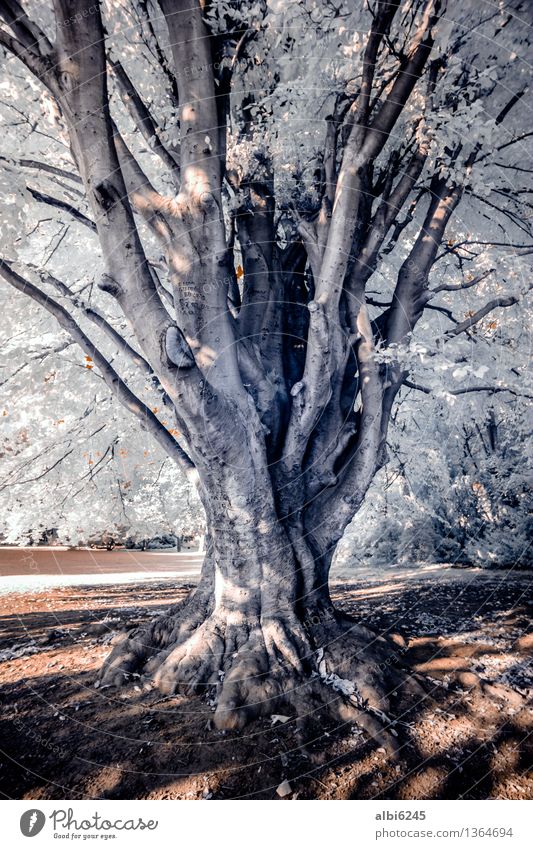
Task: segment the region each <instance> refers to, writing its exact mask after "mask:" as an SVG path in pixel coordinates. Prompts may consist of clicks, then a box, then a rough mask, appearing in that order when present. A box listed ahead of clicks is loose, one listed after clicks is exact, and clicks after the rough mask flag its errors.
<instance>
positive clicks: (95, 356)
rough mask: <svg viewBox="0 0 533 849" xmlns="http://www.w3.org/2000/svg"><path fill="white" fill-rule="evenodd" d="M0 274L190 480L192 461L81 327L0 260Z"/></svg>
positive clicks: (53, 301)
mask: <svg viewBox="0 0 533 849" xmlns="http://www.w3.org/2000/svg"><path fill="white" fill-rule="evenodd" d="M0 274H2V277H4V279H5V280H6V281H7V282H8V283H10V284H11V286H13V287H14V288H15V289H18V291H19V292H23V293H24V294H25V295H28V296H29V297H30V298H32V299H33V300H34V301H36V302H37V303H38V304H39V305H40V306H42V307H44V309H46V310H47V311H48V312H49V313H50V314H51V315H53V316H54V318H55V319H56V320H57V321H58V323H59V324H60V326H61V327H62V328H63V330H66V331H67V333H69V334H70V336H71V337H72V339H74V341H75V342H77V344H78V345H79V346H80V347H81V348H82V350H83V351H84V352H85V354H86V355H87V356H89V357H91V359H92V360H93V361H94V364H95V366H96V367H97V368H98V369H99V371H100V374H101V375H102V377H103V379H104V381H105V382H106V384H107V386H108V387H109V388H110V389H111V391H112V392H113V394H114V395H115V397H116V398H117V399H118V401H119V402H120V403H121V404H122V406H123V407H125V408H126V409H127V410H129V411H130V412H131V413H133V415H135V416H136V417H137V418H138V419H139V421H140V422H141V425H142V427H143V428H144V429H146V430H147V431H149V432H150V433H151V434H152V436H153V437H154V438H155V439H156V440H157V442H158V443H159V444H160V446H161V447H162V448H163V450H164V451H165V452H166V454H168V456H169V457H171V458H172V459H173V460H174V462H175V463H176V464H177V465H178V466H179V468H180V469H181V470H182V471H183V472H184V473H185V474H186V475H187V477H188V478H189V479H190V480H192V479H193V478H194V476H195V467H194V464H193V462H192V460H191V459H190V458H189V457H188V455H187V454H186V453H185V451H184V450H183V448H182V447H181V446H180V445H179V443H178V442H176V440H175V439H174V437H173V436H172V435H171V434H170V433H169V432H168V430H167V429H166V428H165V427H164V426H163V425H162V424H161V422H160V421H159V419H158V418H157V417H156V416H155V415H154V413H152V411H151V410H150V408H149V407H147V406H146V404H144V403H143V402H142V401H141V400H140V399H139V398H138V397H137V396H136V395H135V394H134V393H133V392H132V391H131V389H130V388H129V387H128V386H127V385H126V384H125V383H124V381H123V380H122V378H121V377H120V376H119V375H118V374H117V372H116V371H115V369H114V368H113V367H112V366H111V364H110V363H109V362H108V361H107V360H106V358H105V357H104V356H103V355H102V353H101V352H100V351H99V350H98V348H97V347H96V346H95V345H94V343H93V342H92V341H91V340H90V339H89V337H88V336H87V335H86V334H85V333H84V332H83V330H82V329H81V327H80V326H79V325H78V324H77V323H76V322H75V321H74V319H73V318H72V316H71V315H69V313H68V312H67V311H66V310H65V309H64V308H63V307H62V306H61V305H60V304H59V303H58V302H57V301H55V300H54V299H53V298H51V297H50V296H49V295H47V294H46V293H44V292H42V291H41V290H40V289H38V288H37V286H34V285H33V283H30V282H29V281H28V280H25V279H24V278H23V277H21V276H20V275H19V274H17V272H16V271H14V269H13V268H12V267H11V265H10V264H9V263H8V262H6V261H5V260H2V259H0Z"/></svg>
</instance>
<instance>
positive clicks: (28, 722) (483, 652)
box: [0, 573, 533, 799]
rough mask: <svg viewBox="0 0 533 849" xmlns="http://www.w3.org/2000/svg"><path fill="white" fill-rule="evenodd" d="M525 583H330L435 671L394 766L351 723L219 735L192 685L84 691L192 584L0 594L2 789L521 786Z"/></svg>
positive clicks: (528, 687) (366, 793)
mask: <svg viewBox="0 0 533 849" xmlns="http://www.w3.org/2000/svg"><path fill="white" fill-rule="evenodd" d="M452 577H453V576H452ZM530 586H531V574H529V575H527V574H525V573H522V574H521V575H519V576H515V575H512V576H505V575H503V576H502V574H499V573H489V574H488V575H487V574H484V575H483V577H482V579H481V578H480V579H478V578H477V576H476V578H475V580H474V579H472V580H471V581H470V580H468V581H465V580H464V575H460V574H459V573H458V577H457V580H454V579H452V580H450V579H449V577H448V580H446V581H437V582H429V583H427V584H425V583H424V581H423V580H420V581H415V582H412V581H411V582H406V583H405V584H402V582H397V583H396V584H395V585H394V587H392V588H391V587H390V586H388V585H387V584H385V583H384V582H383V581H379V580H376V581H374V582H369V581H368V580H365V581H364V583H363V582H352V583H348V584H347V583H346V582H344V583H342V584H340V583H339V584H337V585H336V586H335V588H334V595H335V597H336V601H337V603H339V604H340V605H341V606H342V607H343V608H344V609H346V610H348V611H349V612H350V613H352V614H353V615H355V616H356V617H358V618H361V619H362V620H364V621H365V622H366V623H368V624H370V625H371V626H372V627H374V628H376V629H377V630H379V631H381V632H388V633H395V634H396V635H402V636H403V638H405V640H406V641H407V646H408V650H407V652H406V653H405V655H404V659H405V661H406V662H407V663H408V664H409V665H410V666H411V667H414V668H416V669H418V670H419V671H420V672H423V673H424V675H425V676H429V689H430V693H428V695H427V696H426V697H425V698H422V699H420V698H416V697H414V696H411V697H410V700H409V701H406V700H405V699H404V701H403V703H401V704H400V705H399V707H398V708H397V713H396V718H397V719H398V720H399V721H398V723H397V725H396V729H397V733H398V739H399V741H400V744H401V757H400V760H399V761H398V762H396V763H395V762H393V761H392V760H391V759H389V757H388V755H387V754H386V753H385V751H384V750H381V749H380V748H379V747H378V746H377V744H375V743H374V742H373V741H372V740H369V739H368V738H367V737H366V736H365V734H363V733H361V732H360V731H359V730H358V729H357V728H356V727H354V726H341V727H327V726H322V727H321V728H317V730H316V732H315V736H314V738H313V739H311V740H310V741H309V742H308V743H307V745H306V747H305V749H302V748H300V747H299V744H298V743H297V740H296V737H295V732H294V723H293V722H292V721H291V720H289V721H288V722H285V723H279V722H278V723H276V724H273V723H272V721H271V720H262V721H260V722H257V723H255V724H253V725H251V726H249V727H248V728H247V729H246V730H245V731H244V732H242V733H241V734H237V735H236V734H235V733H231V734H224V733H222V732H217V731H214V730H212V729H211V716H212V708H211V707H210V705H209V704H207V703H206V701H205V700H204V699H202V698H201V697H194V698H189V697H184V696H175V697H162V696H161V695H160V694H157V693H154V692H149V693H146V692H142V691H141V690H140V688H139V687H134V686H132V687H129V688H126V689H123V690H121V691H114V690H111V689H106V690H104V691H102V690H96V689H94V686H93V682H94V679H95V675H96V671H97V669H98V668H99V666H100V664H101V662H102V660H103V658H104V657H105V656H106V654H107V653H108V651H109V643H110V641H111V639H112V638H113V636H114V635H116V633H117V631H118V630H120V629H121V628H124V627H126V626H128V627H130V626H132V625H133V624H134V623H139V622H141V621H146V620H147V619H148V618H149V617H151V616H153V615H154V613H155V612H156V611H161V610H162V609H164V608H165V606H166V605H168V604H169V603H171V602H173V601H175V600H176V598H177V597H181V596H183V595H184V594H185V593H186V592H187V587H181V588H179V589H177V590H176V588H175V584H174V583H173V582H171V581H168V580H167V581H161V582H146V583H139V584H135V585H134V586H132V585H117V586H113V587H95V586H91V587H65V588H59V589H54V590H52V591H48V592H46V593H45V592H40V593H25V594H19V593H10V594H6V595H4V596H0V652H1V655H0V656H2V657H3V658H4V661H3V662H2V663H1V664H0V684H1V685H2V703H3V710H2V713H3V720H2V735H1V740H0V749H1V751H2V754H1V755H0V760H1V763H0V791H1V792H2V793H3V795H4V796H5V797H10V798H27V799H46V798H54V799H65V798H67V799H68V798H91V799H115V798H130V799H131V798H139V799H147V798H149V799H183V798H188V799H190V798H194V799H202V798H214V799H222V798H223V799H229V798H241V797H246V798H262V799H268V798H276V788H277V787H278V786H279V785H280V783H281V782H282V781H283V780H285V779H287V780H288V781H289V784H290V789H291V793H290V794H289V795H287V797H286V798H288V799H295V798H299V799H308V798H320V799H349V798H376V797H377V798H386V799H438V798H442V799H449V798H452V799H455V798H459V797H465V798H474V799H485V798H498V799H524V798H529V799H531V798H533V774H532V772H531V764H532V761H533V735H532V731H533V709H532V707H531V696H532V694H533V674H532V651H533V649H532V645H533V638H531V636H529V637H528V636H527V634H528V633H529V632H530V631H531V610H532V607H533V605H532V593H531V590H530ZM395 639H396V640H397V641H398V642H399V643H400V642H401V639H400V637H399V636H397V637H396V638H395ZM517 641H518V642H517ZM480 681H481V685H480V683H479V682H480ZM484 682H485V683H484ZM398 710H399V712H398Z"/></svg>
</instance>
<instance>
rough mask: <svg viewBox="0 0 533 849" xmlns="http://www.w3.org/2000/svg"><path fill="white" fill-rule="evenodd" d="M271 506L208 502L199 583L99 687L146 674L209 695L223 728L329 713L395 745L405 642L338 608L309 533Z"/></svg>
mask: <svg viewBox="0 0 533 849" xmlns="http://www.w3.org/2000/svg"><path fill="white" fill-rule="evenodd" d="M238 477H239V476H238V475H236V478H237V479H238ZM269 500H270V499H269V495H268V492H266V491H263V492H261V491H255V492H253V491H252V494H251V495H250V496H249V497H248V498H244V497H242V498H241V499H239V497H238V495H237V496H236V495H235V493H232V497H231V500H230V499H229V497H228V493H222V492H221V491H218V492H217V494H216V495H215V496H213V497H211V498H207V499H206V508H207V515H208V521H209V532H208V534H207V537H206V543H207V544H206V556H205V561H204V565H203V569H202V574H201V579H200V582H199V585H198V587H197V588H196V589H195V590H194V591H193V592H192V593H191V595H190V596H189V597H188V598H187V599H186V600H185V601H184V602H181V603H180V604H178V605H176V606H175V607H173V608H171V609H170V610H169V611H168V613H167V614H166V615H165V616H164V617H162V618H159V619H157V620H155V621H154V622H153V623H151V624H150V625H149V626H148V627H142V628H140V629H136V630H135V631H133V632H131V633H129V634H128V635H126V636H125V637H124V639H123V640H122V642H120V643H119V644H117V645H116V646H115V648H114V649H113V651H112V653H111V655H110V656H109V657H108V659H107V660H106V662H105V664H104V667H103V670H102V673H101V677H100V680H99V682H98V683H99V684H100V685H120V684H122V683H124V682H125V681H127V680H128V678H129V677H130V676H131V674H132V673H137V674H141V676H142V678H143V681H144V684H145V686H146V687H153V686H155V687H158V688H159V689H160V690H161V691H162V692H164V693H166V694H172V693H177V692H181V693H183V692H185V693H195V692H204V693H205V692H207V693H208V695H209V696H210V698H211V699H214V701H215V702H216V711H215V714H214V723H215V726H216V727H218V728H220V729H229V728H236V729H239V728H242V727H243V726H244V725H245V724H247V723H248V722H249V721H251V720H253V719H255V718H258V717H261V716H270V715H272V714H274V713H279V712H285V713H290V714H292V715H295V716H296V717H298V720H299V722H300V723H301V724H307V723H308V721H309V720H312V719H314V718H317V717H318V716H322V715H323V713H326V714H328V715H332V716H334V717H335V718H336V719H341V720H342V721H356V722H358V723H359V724H361V725H363V726H364V727H365V728H366V729H367V730H368V731H369V732H370V733H372V735H374V736H376V735H377V736H378V737H379V739H380V740H381V742H382V743H383V744H385V745H388V747H389V748H394V738H393V737H391V736H390V735H389V734H387V732H386V731H384V728H383V719H384V718H385V719H386V718H387V712H388V710H389V699H388V696H387V693H390V692H391V691H392V690H394V688H395V687H396V686H397V684H398V678H397V669H396V670H395V664H394V663H393V662H392V661H391V658H392V657H393V656H394V654H395V647H394V645H393V644H392V643H389V641H388V640H386V639H384V638H383V637H380V636H378V635H376V634H374V633H373V632H371V631H369V630H368V629H366V628H364V627H361V626H359V625H358V624H357V623H356V622H355V621H353V620H351V619H350V618H349V617H347V616H346V615H344V614H342V613H340V612H339V611H337V610H335V608H334V607H333V605H332V603H331V601H330V597H329V590H328V583H327V566H326V565H325V563H324V560H323V559H322V558H320V557H318V558H312V556H311V553H310V549H309V547H308V544H307V541H306V539H305V536H304V535H303V533H301V534H300V535H298V532H297V530H296V528H295V527H294V526H293V527H289V528H288V529H287V526H286V523H284V522H283V521H280V520H278V518H277V517H276V515H275V513H274V511H273V510H272V509H269ZM302 553H304V554H305V563H302ZM312 569H314V574H313V575H312V576H311V570H312ZM396 653H397V647H396Z"/></svg>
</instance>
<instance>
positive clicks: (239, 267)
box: [235, 265, 244, 280]
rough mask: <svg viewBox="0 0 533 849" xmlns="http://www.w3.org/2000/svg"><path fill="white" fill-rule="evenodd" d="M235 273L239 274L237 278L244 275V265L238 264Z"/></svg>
mask: <svg viewBox="0 0 533 849" xmlns="http://www.w3.org/2000/svg"><path fill="white" fill-rule="evenodd" d="M235 274H236V275H237V280H240V279H241V277H242V276H243V275H244V268H243V267H242V265H238V266H237V270H236V272H235Z"/></svg>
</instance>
